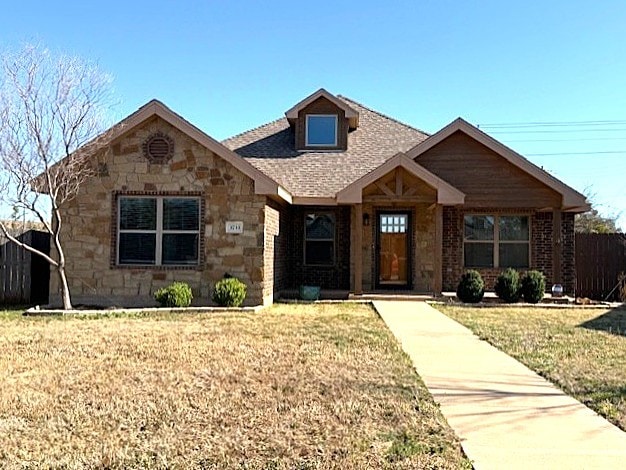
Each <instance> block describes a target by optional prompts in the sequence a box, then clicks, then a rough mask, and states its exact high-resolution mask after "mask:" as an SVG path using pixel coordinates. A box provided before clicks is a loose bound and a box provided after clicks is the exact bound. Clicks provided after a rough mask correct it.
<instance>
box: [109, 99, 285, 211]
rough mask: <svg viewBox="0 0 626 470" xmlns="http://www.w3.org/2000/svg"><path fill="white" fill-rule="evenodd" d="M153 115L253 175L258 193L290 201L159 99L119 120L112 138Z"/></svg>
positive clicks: (263, 176)
mask: <svg viewBox="0 0 626 470" xmlns="http://www.w3.org/2000/svg"><path fill="white" fill-rule="evenodd" d="M152 116H158V117H160V118H161V119H163V120H164V121H165V122H167V123H168V124H170V125H171V126H173V127H175V128H176V129H178V130H179V131H181V132H183V133H184V134H186V135H188V136H189V137H191V138H192V139H194V140H195V141H196V142H198V143H199V144H201V145H203V146H205V147H206V148H208V149H209V150H210V151H211V152H213V153H214V154H216V155H218V156H219V157H221V158H223V159H224V160H226V161H227V162H228V163H230V164H231V165H233V166H234V167H235V168H237V169H238V170H239V171H241V172H242V173H243V174H244V175H246V176H248V177H250V178H251V179H252V180H253V181H254V190H255V193H256V194H266V195H278V196H280V197H282V198H283V199H285V200H288V201H289V202H291V195H290V194H289V193H288V192H287V191H285V189H284V188H281V187H280V185H279V184H278V183H277V182H276V181H275V180H273V179H272V178H271V177H270V176H268V175H267V174H265V173H263V172H262V171H260V170H259V169H257V168H256V167H254V166H253V165H251V164H250V163H248V162H246V161H245V160H244V159H242V158H241V157H240V156H239V155H237V154H236V153H234V152H232V151H231V150H230V149H229V148H227V147H225V146H224V145H222V144H221V143H220V142H218V141H217V140H215V139H213V138H212V137H211V136H209V135H208V134H206V133H204V132H203V131H201V130H200V129H198V128H197V127H196V126H194V125H193V124H191V123H190V122H189V121H187V120H186V119H184V118H183V117H181V116H180V115H179V114H177V113H175V112H174V111H172V110H171V109H170V108H168V107H167V106H165V105H164V104H163V103H161V102H160V101H159V100H155V99H153V100H151V101H149V102H148V103H146V104H145V105H144V106H142V107H141V108H139V109H138V110H137V111H135V112H134V113H133V114H131V115H130V116H128V117H127V118H126V119H124V120H122V121H121V122H120V126H119V130H117V132H115V131H114V132H113V134H112V135H111V137H110V140H113V139H115V138H117V137H119V136H121V135H122V134H124V133H126V132H128V130H130V129H131V128H133V127H135V126H137V125H139V124H141V123H142V122H144V121H145V120H146V119H148V118H150V117H152Z"/></svg>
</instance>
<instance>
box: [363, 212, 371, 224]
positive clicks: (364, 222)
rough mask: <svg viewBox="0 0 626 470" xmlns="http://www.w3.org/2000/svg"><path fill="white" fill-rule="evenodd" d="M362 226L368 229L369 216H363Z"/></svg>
mask: <svg viewBox="0 0 626 470" xmlns="http://www.w3.org/2000/svg"><path fill="white" fill-rule="evenodd" d="M363 225H364V226H366V227H369V225H370V215H369V214H363Z"/></svg>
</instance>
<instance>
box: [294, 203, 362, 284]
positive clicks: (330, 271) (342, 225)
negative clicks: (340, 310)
mask: <svg viewBox="0 0 626 470" xmlns="http://www.w3.org/2000/svg"><path fill="white" fill-rule="evenodd" d="M312 212H325V213H333V214H335V220H336V224H337V225H336V238H335V263H334V265H333V266H306V265H305V264H304V221H305V216H306V214H307V213H312ZM288 217H289V221H290V222H289V225H288V228H287V229H286V232H288V236H287V240H286V242H287V243H286V244H287V246H286V262H285V272H286V276H285V277H286V279H285V280H284V286H285V288H288V289H296V288H298V287H299V286H300V285H303V284H304V285H316V286H321V287H322V288H323V289H341V290H348V289H349V288H350V207H323V206H292V207H289V215H288Z"/></svg>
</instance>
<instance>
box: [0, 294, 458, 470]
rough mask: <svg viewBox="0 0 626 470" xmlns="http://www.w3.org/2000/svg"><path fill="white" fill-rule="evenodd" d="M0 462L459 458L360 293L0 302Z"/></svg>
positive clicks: (351, 463) (406, 462)
mask: <svg viewBox="0 0 626 470" xmlns="http://www.w3.org/2000/svg"><path fill="white" fill-rule="evenodd" d="M0 386H1V388H0V467H2V468H241V469H252V468H263V469H279V468H297V469H308V468H347V469H349V468H464V467H465V468H467V467H469V463H468V461H467V460H466V459H465V458H464V457H463V455H462V453H461V450H460V446H459V443H458V441H457V439H456V437H455V436H454V434H453V433H452V431H451V430H450V429H449V427H448V426H447V424H446V423H445V421H444V419H443V418H442V417H441V415H440V413H439V410H438V408H437V407H436V405H435V404H434V403H433V402H432V399H431V397H430V395H429V394H428V392H427V390H426V389H425V387H424V386H423V384H422V382H421V381H420V379H419V377H418V376H417V375H416V374H415V373H414V371H413V370H412V369H411V366H410V362H409V360H408V358H407V357H406V356H405V355H404V354H403V353H402V352H401V350H400V348H399V346H398V344H397V343H396V342H395V340H394V339H393V337H392V336H391V334H390V333H389V332H388V330H387V329H386V328H385V327H384V325H383V323H382V321H381V320H380V319H379V318H378V317H377V316H376V315H375V313H374V312H373V311H372V310H371V309H370V308H369V307H367V306H359V305H319V306H310V305H309V306H294V305H289V306H285V305H279V306H275V307H273V308H272V309H269V310H266V311H264V312H262V313H260V314H256V315H255V314H237V313H232V314H189V315H161V316H154V315H151V316H135V317H127V316H126V317H124V316H110V317H98V318H93V317H92V318H76V317H74V318H28V317H21V316H18V315H17V314H11V313H4V314H0Z"/></svg>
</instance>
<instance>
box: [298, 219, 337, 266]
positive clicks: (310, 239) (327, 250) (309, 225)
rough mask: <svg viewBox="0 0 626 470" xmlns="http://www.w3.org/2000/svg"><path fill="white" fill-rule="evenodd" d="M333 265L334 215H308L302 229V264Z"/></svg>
mask: <svg viewBox="0 0 626 470" xmlns="http://www.w3.org/2000/svg"><path fill="white" fill-rule="evenodd" d="M334 263H335V214H322V213H309V214H307V215H306V220H305V227H304V264H307V265H317V266H331V265H333V264H334Z"/></svg>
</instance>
